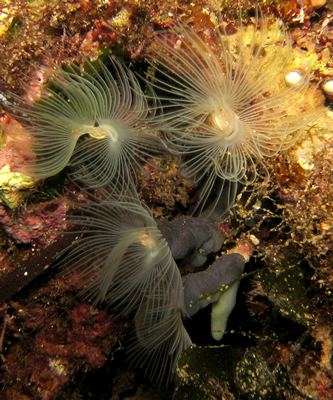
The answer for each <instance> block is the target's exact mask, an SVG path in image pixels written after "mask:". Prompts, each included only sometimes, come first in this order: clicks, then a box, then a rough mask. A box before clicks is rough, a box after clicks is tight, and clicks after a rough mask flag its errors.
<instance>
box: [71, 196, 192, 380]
mask: <svg viewBox="0 0 333 400" xmlns="http://www.w3.org/2000/svg"><path fill="white" fill-rule="evenodd" d="M91 200H92V201H91V203H90V204H88V205H86V206H85V207H84V211H85V214H86V216H79V215H74V216H71V217H70V220H71V221H72V223H74V224H75V225H77V226H82V227H84V228H85V230H84V232H85V233H88V234H89V236H85V237H83V238H82V239H81V240H80V241H79V243H78V245H76V247H75V248H74V249H73V250H72V251H71V254H70V256H69V259H68V261H67V265H70V268H71V269H72V268H73V266H74V268H77V269H78V270H79V271H80V272H79V275H80V277H79V279H83V281H86V282H90V283H88V284H87V288H86V291H88V292H89V293H90V295H92V296H93V297H94V299H95V302H96V303H97V302H104V301H106V302H107V303H108V304H112V305H116V306H117V307H118V308H120V309H121V310H122V311H121V312H122V313H124V314H128V313H129V312H131V311H132V310H134V309H135V310H136V314H135V330H136V338H137V341H136V342H135V343H134V344H133V345H132V347H131V348H130V351H131V353H132V360H133V362H135V363H136V364H138V365H140V366H141V367H145V368H146V370H147V371H148V373H149V376H150V378H151V379H153V378H155V379H157V380H158V381H161V380H162V379H165V380H167V381H168V380H169V379H170V378H171V376H172V373H173V372H174V370H175V368H176V363H177V361H178V358H179V356H180V353H181V352H182V350H184V349H186V348H187V347H189V345H190V344H191V341H190V338H189V336H188V333H187V332H186V330H185V328H184V326H183V322H182V317H183V316H185V315H186V311H185V304H184V293H183V285H182V280H181V276H180V272H179V269H178V267H177V264H176V263H175V261H174V260H173V258H172V255H171V251H170V249H169V246H168V244H167V242H166V240H165V239H164V238H163V237H162V234H161V232H160V231H159V229H158V228H157V225H156V222H155V221H154V219H153V217H152V215H151V212H150V210H149V209H148V208H147V206H145V205H144V204H143V203H141V202H140V201H139V200H138V199H135V198H129V197H124V196H122V197H112V198H110V197H109V198H106V199H105V200H100V199H98V198H96V197H94V196H91ZM92 260H94V267H93V268H92Z"/></svg>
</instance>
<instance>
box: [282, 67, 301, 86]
mask: <svg viewBox="0 0 333 400" xmlns="http://www.w3.org/2000/svg"><path fill="white" fill-rule="evenodd" d="M303 78H304V74H303V73H302V72H301V71H300V70H293V71H289V72H288V73H287V74H286V76H285V80H286V84H287V85H288V86H297V85H299V84H300V83H301V81H302V79H303Z"/></svg>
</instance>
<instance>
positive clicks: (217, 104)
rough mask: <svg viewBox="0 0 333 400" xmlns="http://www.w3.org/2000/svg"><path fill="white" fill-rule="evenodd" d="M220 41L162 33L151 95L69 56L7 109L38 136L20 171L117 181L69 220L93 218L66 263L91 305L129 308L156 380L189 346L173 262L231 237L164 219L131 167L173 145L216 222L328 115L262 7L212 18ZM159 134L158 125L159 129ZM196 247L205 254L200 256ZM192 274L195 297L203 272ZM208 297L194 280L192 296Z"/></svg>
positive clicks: (136, 347) (183, 31)
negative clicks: (142, 194)
mask: <svg viewBox="0 0 333 400" xmlns="http://www.w3.org/2000/svg"><path fill="white" fill-rule="evenodd" d="M249 31H250V34H248V32H249ZM213 39H214V41H213V43H210V44H207V43H206V42H205V41H204V40H203V38H202V37H201V36H199V35H198V34H197V33H196V32H194V31H193V30H192V29H191V28H190V27H189V26H185V25H183V24H181V23H179V24H178V25H175V26H173V27H172V28H171V29H170V32H169V33H168V34H164V35H162V36H160V38H159V39H158V48H157V49H156V50H155V54H154V56H153V57H152V58H151V60H150V63H151V70H150V73H149V82H150V84H152V85H153V86H154V90H155V92H156V93H157V95H156V94H155V93H154V91H153V90H152V89H150V94H149V96H146V95H145V94H144V92H143V91H142V89H141V87H140V84H139V82H138V80H137V79H136V77H135V75H134V74H133V73H132V72H131V71H130V70H129V69H128V68H127V67H125V66H123V65H121V64H120V63H119V62H118V61H116V60H115V59H114V58H112V59H110V64H111V70H112V73H111V72H110V71H109V70H108V68H107V67H106V66H105V65H104V64H102V63H100V72H99V71H97V70H96V69H94V68H92V66H91V65H89V68H90V69H91V71H92V76H91V75H90V74H88V73H87V72H82V73H81V71H79V69H78V68H77V67H75V66H72V67H71V68H70V69H69V71H64V70H60V69H59V68H58V69H56V71H55V73H54V78H53V85H52V86H49V87H48V88H46V89H43V90H42V93H41V96H40V98H39V100H38V101H36V102H35V104H34V105H33V107H32V108H31V107H30V105H28V104H26V105H25V106H24V107H22V106H15V105H13V107H12V110H13V114H14V115H17V114H20V121H21V122H23V125H24V127H23V128H22V130H18V129H16V131H18V132H17V133H19V135H18V137H20V138H21V136H22V135H23V136H26V139H27V140H28V141H32V143H33V150H34V153H35V155H36V161H35V162H34V163H33V164H30V165H27V166H25V168H24V172H25V173H27V174H31V175H32V176H33V177H34V178H35V179H40V178H46V177H49V176H52V175H55V174H57V173H58V172H60V171H61V170H62V169H64V168H65V167H66V166H67V165H69V166H72V167H74V168H73V169H72V172H71V176H72V177H73V178H74V179H75V180H78V181H79V182H81V183H83V184H84V185H85V186H87V187H88V188H92V187H97V188H100V187H103V186H106V185H107V186H109V188H111V189H108V190H110V192H108V193H109V194H105V193H106V192H104V198H103V199H102V200H101V199H100V198H98V197H95V196H90V200H91V204H88V205H87V206H85V207H84V212H85V214H86V215H80V216H72V217H69V219H70V220H71V222H72V223H74V224H75V225H77V226H80V227H85V230H84V231H85V233H86V234H87V236H84V237H83V238H82V239H81V240H79V241H78V243H77V244H76V247H75V248H73V249H72V251H71V253H70V255H69V256H68V257H69V258H68V260H67V261H65V263H66V264H67V265H69V264H71V265H72V267H74V268H79V266H80V278H82V279H83V278H85V279H86V281H87V289H86V290H87V291H88V292H89V293H90V294H91V295H92V296H93V297H94V299H95V301H96V302H98V303H100V302H106V303H108V304H112V305H113V306H115V307H118V308H119V309H120V310H121V312H123V313H125V314H128V313H129V312H131V311H133V310H135V330H136V342H135V343H134V344H133V345H132V348H131V351H132V359H133V361H134V362H135V363H137V364H138V365H140V366H144V367H145V368H146V370H147V373H148V375H149V377H150V378H152V379H157V380H158V381H162V380H163V379H165V380H167V381H169V380H170V378H171V376H172V373H173V371H174V370H175V366H176V363H177V360H178V358H179V356H180V353H181V351H182V350H184V349H186V348H187V347H188V346H189V345H190V338H189V336H188V334H187V332H186V330H185V328H184V326H183V322H182V317H184V316H186V315H187V312H186V309H185V301H184V290H183V283H182V279H181V276H180V272H179V270H178V267H177V265H176V263H175V261H174V258H176V259H181V258H185V259H187V261H189V262H192V263H193V264H194V265H200V264H202V263H204V262H205V257H206V254H208V253H209V252H210V251H213V252H217V251H218V250H219V249H220V247H221V245H222V241H223V238H222V235H221V234H220V233H219V232H217V229H216V228H215V226H213V225H209V223H208V222H207V223H206V222H203V221H202V220H201V221H196V220H194V219H190V220H185V219H186V218H187V217H183V219H180V220H179V221H180V222H179V221H178V222H177V221H175V222H172V223H169V222H165V221H158V222H157V223H156V222H155V221H154V219H153V217H152V215H151V212H150V210H149V209H148V208H147V207H146V206H145V205H144V204H143V203H141V201H140V200H138V199H137V197H136V194H135V193H134V194H133V193H132V191H133V190H134V189H135V171H136V169H137V168H140V165H141V164H142V163H143V162H145V156H148V157H151V156H162V155H163V153H166V152H171V153H172V154H176V155H177V156H179V157H180V159H181V168H182V174H183V176H184V177H186V178H190V179H192V180H193V181H194V182H195V183H196V184H199V185H200V197H199V201H198V203H197V205H196V209H198V210H199V211H200V212H201V211H204V210H205V208H206V206H207V204H208V203H209V202H210V201H211V200H212V203H211V206H210V207H209V208H208V213H207V212H206V214H203V215H205V216H206V217H209V216H210V218H211V220H212V219H213V220H214V219H215V221H217V220H219V219H221V216H222V215H223V214H224V213H225V212H227V211H228V210H229V208H230V207H231V206H232V205H233V204H234V202H235V200H236V195H237V190H238V187H239V185H245V186H247V185H251V184H253V183H254V182H255V181H256V180H257V179H258V175H259V173H258V169H259V168H260V169H261V170H262V171H264V174H265V173H266V179H267V178H268V173H267V170H266V169H265V166H264V162H265V158H266V157H272V156H274V155H276V154H277V153H278V152H279V151H282V150H285V149H287V148H288V147H290V146H292V145H293V144H294V143H295V141H296V140H297V138H298V137H299V135H300V134H301V132H302V131H303V130H304V129H305V128H306V126H307V125H308V124H310V123H312V122H313V121H314V120H315V119H316V118H317V117H318V116H320V115H321V113H322V112H323V109H313V108H311V107H310V106H309V100H310V98H311V93H312V92H311V90H310V93H308V88H309V79H310V71H309V70H308V71H305V72H304V75H303V78H302V79H301V80H300V81H299V82H298V83H297V84H295V85H289V86H288V85H286V84H285V80H284V79H285V75H286V73H287V72H288V68H289V65H290V61H291V55H292V46H291V38H290V36H289V35H288V34H287V33H286V32H285V30H284V29H283V28H282V29H280V28H277V27H275V28H274V29H272V30H270V29H268V22H267V20H266V18H265V17H264V16H263V15H261V14H260V15H258V11H257V15H256V18H255V23H254V26H253V27H251V29H250V30H249V29H246V28H245V27H244V26H242V24H241V23H240V26H239V29H238V32H237V34H236V35H234V36H229V35H228V34H227V33H226V31H225V29H223V27H222V28H221V27H219V26H217V27H216V29H215V31H214V32H213ZM14 111H15V112H14ZM155 131H161V132H163V133H164V139H163V140H162V139H160V138H159V137H158V136H156V135H155V134H154V132H155ZM20 140H22V139H20ZM77 207H78V208H80V206H77ZM184 218H185V219H184ZM177 224H178V225H179V226H178V227H176V225H177ZM185 224H187V226H188V227H189V229H185V228H184V225H185ZM175 227H176V228H175ZM182 229H184V230H183V231H182ZM163 236H164V237H163ZM178 240H183V245H184V248H181V247H182V246H179V243H178ZM168 245H170V248H169V246H168ZM198 247H200V249H201V248H203V250H204V253H202V254H201V257H199V254H198V253H197V249H198ZM170 249H171V250H170ZM184 249H185V250H184ZM233 257H234V258H235V257H236V256H233ZM236 258H237V257H236ZM225 262H226V258H222V257H221V262H219V263H217V264H216V265H215V267H214V271H215V270H217V269H218V268H217V266H218V265H219V264H221V265H222V267H223V268H225V265H224V264H225ZM243 263H244V260H243V259H241V260H238V261H237V262H235V270H233V269H232V266H231V267H230V265H229V266H228V272H227V273H226V272H225V271H224V272H223V274H224V276H223V277H222V279H221V285H222V284H223V285H228V284H229V283H230V282H232V281H233V280H234V279H235V277H236V278H238V277H239V276H240V275H241V273H242V271H243ZM236 267H237V268H236ZM223 268H222V270H223ZM222 270H221V271H222ZM211 271H212V270H211ZM211 271H210V272H211ZM208 275H209V273H207V276H208ZM217 275H218V273H217ZM214 276H215V275H214ZM229 276H230V279H229V278H228V277H229ZM184 282H186V284H185V286H186V295H187V296H190V294H193V293H194V292H195V290H194V289H193V288H191V285H192V286H193V285H195V280H192V283H191V280H190V279H189V278H184ZM192 289H193V290H192ZM234 289H235V290H233V291H232V296H231V297H232V298H231V299H229V300H228V301H227V303H228V307H229V308H228V307H227V308H228V309H227V311H226V309H225V308H223V307H222V311H221V313H222V314H223V323H222V325H221V323H217V326H219V327H221V326H222V328H219V329H222V330H224V329H225V323H226V318H227V315H228V313H229V312H230V307H231V306H230V304H231V305H232V306H233V304H234V302H235V293H236V291H237V286H235V288H234ZM206 292H207V290H206V291H205V293H204V294H205V295H206V294H207V295H208V293H206ZM226 293H228V291H227V292H226ZM226 293H225V294H226ZM230 293H231V292H230ZM202 294H203V292H202V291H201V290H199V292H198V293H196V294H195V296H199V297H200V296H202ZM222 296H223V295H222ZM219 299H220V296H216V299H215V298H214V300H215V301H216V302H218V300H219ZM221 299H222V298H221ZM190 301H191V302H192V301H195V299H194V298H193V296H192V297H191V300H190ZM216 307H217V306H216ZM231 308H232V307H231ZM217 314H218V313H217ZM215 322H216V321H215ZM215 322H212V324H215ZM214 326H215V325H214ZM218 336H219V337H218V339H220V338H221V337H220V333H219V334H218Z"/></svg>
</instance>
